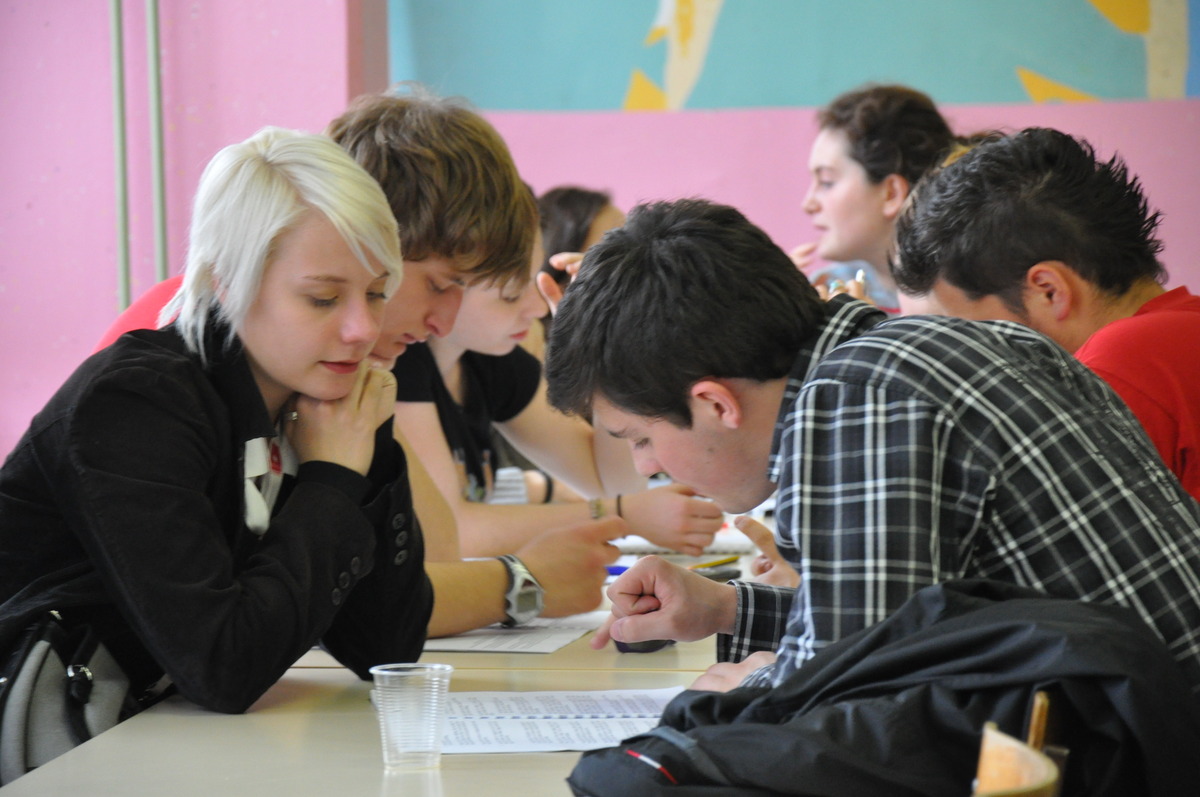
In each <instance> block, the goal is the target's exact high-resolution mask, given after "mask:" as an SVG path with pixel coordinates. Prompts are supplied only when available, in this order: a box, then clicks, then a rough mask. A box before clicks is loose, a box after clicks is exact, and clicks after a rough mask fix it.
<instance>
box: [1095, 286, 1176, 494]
mask: <svg viewBox="0 0 1200 797" xmlns="http://www.w3.org/2000/svg"><path fill="white" fill-rule="evenodd" d="M1075 356H1077V357H1078V358H1079V359H1080V361H1081V362H1083V363H1084V364H1085V365H1087V366H1088V367H1089V368H1091V369H1092V370H1093V371H1095V372H1096V373H1097V374H1099V375H1100V376H1101V377H1103V378H1104V380H1105V381H1106V382H1108V383H1109V384H1110V385H1112V388H1113V390H1115V391H1116V392H1117V393H1118V394H1119V395H1120V396H1121V398H1123V399H1125V403H1126V404H1128V405H1129V408H1130V409H1131V410H1133V414H1134V415H1136V416H1137V417H1138V420H1140V421H1141V422H1142V426H1144V427H1145V428H1146V432H1147V433H1148V434H1149V435H1150V439H1151V441H1153V442H1154V446H1155V448H1157V449H1158V453H1159V454H1160V455H1161V456H1162V458H1163V461H1164V462H1165V463H1166V464H1167V467H1169V468H1170V469H1171V471H1172V472H1173V473H1174V474H1175V475H1176V476H1178V477H1179V480H1180V481H1181V482H1183V486H1184V489H1186V490H1187V491H1188V492H1189V493H1191V494H1192V496H1194V497H1195V498H1196V499H1197V500H1200V297H1197V296H1193V295H1192V294H1190V293H1188V290H1187V288H1175V289H1174V290H1172V291H1168V292H1166V293H1164V294H1162V295H1161V296H1156V297H1154V298H1153V299H1151V300H1150V301H1148V302H1146V303H1145V304H1143V305H1142V306H1141V307H1140V308H1138V311H1137V312H1136V313H1134V314H1133V315H1132V316H1130V317H1129V318H1122V319H1120V320H1119V321H1114V322H1112V323H1111V324H1108V325H1106V326H1104V327H1102V328H1101V329H1099V330H1097V331H1096V332H1095V333H1094V334H1093V335H1092V336H1091V337H1090V338H1088V339H1087V341H1086V342H1084V344H1083V346H1081V347H1080V348H1079V351H1077V352H1075Z"/></svg>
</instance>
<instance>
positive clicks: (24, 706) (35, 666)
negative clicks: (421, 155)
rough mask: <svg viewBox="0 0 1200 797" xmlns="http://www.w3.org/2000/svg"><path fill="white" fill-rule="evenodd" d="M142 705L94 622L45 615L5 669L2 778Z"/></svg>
mask: <svg viewBox="0 0 1200 797" xmlns="http://www.w3.org/2000/svg"><path fill="white" fill-rule="evenodd" d="M137 711H138V703H137V701H136V700H134V698H133V696H132V695H131V693H130V683H129V677H128V676H127V675H126V674H125V672H124V671H123V670H122V669H121V666H120V665H119V664H118V663H117V661H116V660H115V659H114V658H113V657H112V655H111V654H110V653H109V651H108V649H107V648H105V647H104V645H102V644H100V641H99V640H98V639H97V638H96V635H95V633H94V632H93V631H92V629H91V627H90V626H87V625H83V626H79V627H74V628H68V627H67V626H66V625H64V624H63V623H62V621H61V616H60V615H59V614H58V612H49V613H47V614H46V615H45V616H44V617H42V618H41V619H40V620H38V621H37V622H35V623H34V624H33V625H31V626H30V627H29V629H28V630H27V631H26V632H25V634H24V636H23V637H22V638H21V640H20V642H19V643H18V644H17V646H16V648H15V650H14V651H13V653H12V655H11V656H10V657H9V660H8V662H7V664H6V666H5V667H4V671H3V673H2V675H0V784H5V783H10V782H11V781H13V780H14V779H16V778H18V777H20V776H21V775H24V774H25V773H26V772H28V771H30V770H31V769H34V768H36V767H39V766H41V765H42V764H45V763H46V762H47V761H50V760H51V759H53V758H55V757H57V756H59V755H62V754H63V753H65V752H67V751H68V750H70V749H71V748H72V747H75V746H76V745H79V744H82V743H83V742H86V741H87V740H88V739H90V738H92V737H93V736H95V735H96V734H98V733H100V732H102V731H106V730H108V729H109V728H111V727H112V726H114V725H116V724H117V723H118V722H120V721H121V720H123V719H125V718H126V717H129V716H132V715H133V714H135V713H137Z"/></svg>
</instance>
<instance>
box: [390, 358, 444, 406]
mask: <svg viewBox="0 0 1200 797" xmlns="http://www.w3.org/2000/svg"><path fill="white" fill-rule="evenodd" d="M392 374H393V375H395V377H396V401H410V402H414V403H417V402H431V401H433V400H434V395H433V386H434V380H435V379H437V380H441V375H440V374H439V373H438V370H437V363H436V362H435V361H434V359H433V352H431V351H430V350H429V347H428V346H427V345H425V344H424V343H414V344H412V345H410V346H409V347H408V348H407V349H406V350H405V352H404V353H403V354H401V355H400V356H399V357H397V358H396V364H395V365H394V366H392Z"/></svg>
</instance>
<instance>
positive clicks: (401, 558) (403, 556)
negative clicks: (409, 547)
mask: <svg viewBox="0 0 1200 797" xmlns="http://www.w3.org/2000/svg"><path fill="white" fill-rule="evenodd" d="M407 561H408V551H406V550H405V551H401V552H400V553H398V554H396V558H395V559H393V560H392V562H393V563H394V564H397V565H402V564H404V563H405V562H407Z"/></svg>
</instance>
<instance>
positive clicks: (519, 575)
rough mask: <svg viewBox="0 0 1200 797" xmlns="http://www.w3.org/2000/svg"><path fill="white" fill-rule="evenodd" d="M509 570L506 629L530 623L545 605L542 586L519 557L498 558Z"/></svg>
mask: <svg viewBox="0 0 1200 797" xmlns="http://www.w3.org/2000/svg"><path fill="white" fill-rule="evenodd" d="M496 558H497V559H499V560H500V561H501V562H503V563H504V566H505V567H506V568H508V591H507V592H505V593H504V613H505V614H506V615H507V619H506V620H505V621H504V622H503V623H502V625H504V626H505V627H506V628H512V627H513V626H514V625H522V624H524V623H528V622H529V621H530V620H532V619H533V618H535V617H537V616H538V615H540V614H541V613H542V607H543V605H544V603H545V597H544V593H545V590H544V589H542V585H541V584H539V583H538V580H537V579H536V578H534V577H533V573H530V572H529V568H527V567H526V566H525V563H524V562H522V561H521V560H520V559H518V558H517V557H515V556H513V555H512V554H505V555H504V556H498V557H496Z"/></svg>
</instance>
